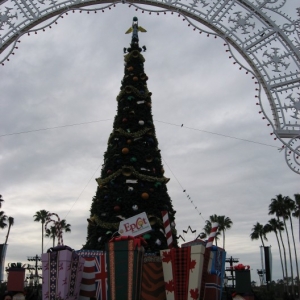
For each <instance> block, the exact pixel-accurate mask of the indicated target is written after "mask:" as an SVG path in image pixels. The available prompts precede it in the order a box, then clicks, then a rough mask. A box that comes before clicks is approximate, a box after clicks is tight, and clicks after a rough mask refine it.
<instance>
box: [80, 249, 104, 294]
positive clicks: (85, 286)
mask: <svg viewBox="0 0 300 300" xmlns="http://www.w3.org/2000/svg"><path fill="white" fill-rule="evenodd" d="M77 254H78V255H79V256H82V257H83V258H84V259H85V264H84V269H83V276H82V278H83V279H82V281H81V288H80V298H79V299H80V300H90V298H91V297H95V298H96V299H97V300H107V299H108V282H107V278H108V273H107V263H106V252H105V251H97V250H81V251H77Z"/></svg>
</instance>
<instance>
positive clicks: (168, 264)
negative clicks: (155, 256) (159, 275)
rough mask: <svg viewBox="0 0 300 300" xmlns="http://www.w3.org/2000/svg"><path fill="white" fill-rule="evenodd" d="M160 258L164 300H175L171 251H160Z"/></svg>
mask: <svg viewBox="0 0 300 300" xmlns="http://www.w3.org/2000/svg"><path fill="white" fill-rule="evenodd" d="M160 256H161V259H162V267H163V272H164V281H165V289H166V298H167V300H175V287H174V277H173V266H172V256H171V249H165V250H161V251H160Z"/></svg>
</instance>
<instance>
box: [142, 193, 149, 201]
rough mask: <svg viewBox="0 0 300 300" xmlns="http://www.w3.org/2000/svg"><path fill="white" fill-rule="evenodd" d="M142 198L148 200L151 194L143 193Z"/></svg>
mask: <svg viewBox="0 0 300 300" xmlns="http://www.w3.org/2000/svg"><path fill="white" fill-rule="evenodd" d="M141 196H142V198H143V199H144V200H147V199H148V198H149V194H148V193H143V194H142V195H141Z"/></svg>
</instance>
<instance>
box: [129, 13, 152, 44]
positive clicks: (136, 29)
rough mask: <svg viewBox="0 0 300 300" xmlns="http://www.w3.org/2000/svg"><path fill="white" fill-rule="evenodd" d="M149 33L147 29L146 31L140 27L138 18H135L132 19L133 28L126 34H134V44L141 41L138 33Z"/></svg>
mask: <svg viewBox="0 0 300 300" xmlns="http://www.w3.org/2000/svg"><path fill="white" fill-rule="evenodd" d="M139 31H140V32H147V30H146V29H144V28H143V27H142V26H139V24H138V18H137V17H133V19H132V26H131V27H130V28H129V29H128V30H127V31H126V32H125V34H128V33H131V32H132V39H131V40H132V43H138V41H139V36H138V32H139Z"/></svg>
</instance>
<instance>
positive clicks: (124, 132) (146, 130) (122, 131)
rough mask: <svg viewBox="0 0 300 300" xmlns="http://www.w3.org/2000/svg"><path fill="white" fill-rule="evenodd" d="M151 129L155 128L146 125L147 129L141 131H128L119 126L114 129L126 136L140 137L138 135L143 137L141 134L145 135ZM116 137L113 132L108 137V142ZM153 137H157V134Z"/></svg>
mask: <svg viewBox="0 0 300 300" xmlns="http://www.w3.org/2000/svg"><path fill="white" fill-rule="evenodd" d="M150 130H153V128H147V127H146V128H145V129H142V130H139V131H136V132H127V131H125V130H124V129H122V128H117V129H114V132H118V133H120V134H121V135H123V136H126V137H130V138H138V137H141V136H143V135H145V134H146V133H147V132H148V131H150ZM114 137H115V136H114V134H113V133H111V134H110V136H109V139H108V144H109V143H110V142H111V139H112V138H114ZM153 138H155V139H156V137H155V136H153ZM156 142H157V141H156Z"/></svg>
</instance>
